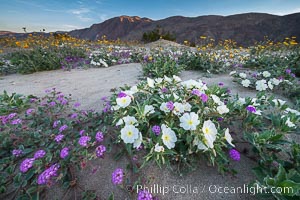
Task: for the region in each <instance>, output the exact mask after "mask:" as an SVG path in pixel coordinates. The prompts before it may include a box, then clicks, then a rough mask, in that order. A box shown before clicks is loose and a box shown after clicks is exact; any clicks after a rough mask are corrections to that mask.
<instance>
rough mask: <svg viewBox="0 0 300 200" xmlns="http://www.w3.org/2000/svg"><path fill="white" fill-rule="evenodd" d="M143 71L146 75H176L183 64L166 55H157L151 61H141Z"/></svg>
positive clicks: (156, 76)
mask: <svg viewBox="0 0 300 200" xmlns="http://www.w3.org/2000/svg"><path fill="white" fill-rule="evenodd" d="M142 66H143V72H144V75H145V76H148V77H155V78H158V77H163V76H173V75H178V74H179V73H180V72H181V71H182V70H183V69H184V68H185V66H184V65H183V64H178V63H177V62H176V61H175V60H173V59H171V58H170V57H166V56H159V57H156V58H155V59H153V60H151V61H146V62H144V63H142Z"/></svg>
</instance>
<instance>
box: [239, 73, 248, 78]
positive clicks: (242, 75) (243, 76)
mask: <svg viewBox="0 0 300 200" xmlns="http://www.w3.org/2000/svg"><path fill="white" fill-rule="evenodd" d="M239 76H240V77H241V78H247V74H245V73H240V74H239Z"/></svg>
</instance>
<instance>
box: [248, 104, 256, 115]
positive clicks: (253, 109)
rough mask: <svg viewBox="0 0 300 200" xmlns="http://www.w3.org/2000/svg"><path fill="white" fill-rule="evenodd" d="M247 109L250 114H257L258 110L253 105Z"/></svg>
mask: <svg viewBox="0 0 300 200" xmlns="http://www.w3.org/2000/svg"><path fill="white" fill-rule="evenodd" d="M246 109H247V110H248V111H249V112H251V113H255V112H256V108H255V107H254V106H251V105H249V106H247V108H246Z"/></svg>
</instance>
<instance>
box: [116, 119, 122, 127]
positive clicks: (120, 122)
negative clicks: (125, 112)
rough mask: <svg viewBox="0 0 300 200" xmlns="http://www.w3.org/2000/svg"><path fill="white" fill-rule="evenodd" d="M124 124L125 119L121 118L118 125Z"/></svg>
mask: <svg viewBox="0 0 300 200" xmlns="http://www.w3.org/2000/svg"><path fill="white" fill-rule="evenodd" d="M122 124H124V121H123V119H119V121H118V122H117V123H116V126H120V125H122Z"/></svg>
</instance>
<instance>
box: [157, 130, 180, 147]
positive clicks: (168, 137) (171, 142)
mask: <svg viewBox="0 0 300 200" xmlns="http://www.w3.org/2000/svg"><path fill="white" fill-rule="evenodd" d="M161 129H162V136H161V137H162V140H163V143H164V145H166V146H167V148H168V149H172V148H174V147H175V142H176V141H177V137H176V135H175V132H174V131H173V130H172V129H170V128H169V127H167V126H166V125H164V124H163V125H162V126H161Z"/></svg>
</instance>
